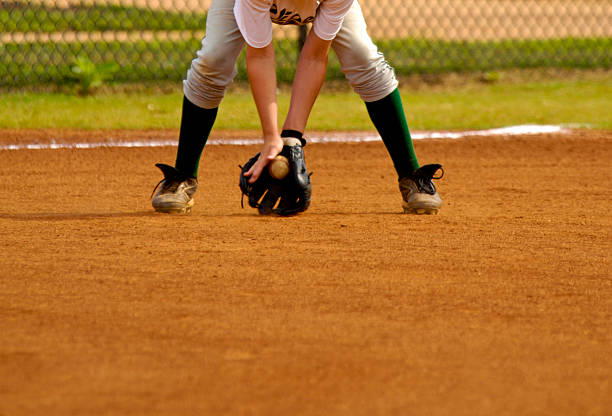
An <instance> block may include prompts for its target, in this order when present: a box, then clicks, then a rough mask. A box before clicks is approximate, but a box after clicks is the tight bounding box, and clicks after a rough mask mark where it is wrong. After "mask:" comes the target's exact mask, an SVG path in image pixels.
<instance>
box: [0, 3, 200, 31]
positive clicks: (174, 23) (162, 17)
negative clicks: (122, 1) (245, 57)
mask: <svg viewBox="0 0 612 416" xmlns="http://www.w3.org/2000/svg"><path fill="white" fill-rule="evenodd" d="M205 26H206V14H205V13H188V12H178V11H166V10H153V9H149V8H140V7H126V6H118V5H115V6H113V5H110V6H104V5H89V6H83V5H75V6H73V7H70V8H59V7H48V6H44V5H26V4H18V3H16V4H14V5H12V6H11V8H2V9H0V27H2V28H4V29H3V31H4V32H61V31H66V30H68V31H71V30H72V31H88V32H91V31H104V30H128V31H129V30H202V29H204V27H205Z"/></svg>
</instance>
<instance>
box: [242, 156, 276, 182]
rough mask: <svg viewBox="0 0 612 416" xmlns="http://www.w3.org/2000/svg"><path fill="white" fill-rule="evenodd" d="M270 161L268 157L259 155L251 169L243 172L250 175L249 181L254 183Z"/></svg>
mask: <svg viewBox="0 0 612 416" xmlns="http://www.w3.org/2000/svg"><path fill="white" fill-rule="evenodd" d="M268 162H270V159H268V158H265V157H260V158H259V159H257V163H255V164H254V165H253V167H252V168H251V169H249V171H248V172H247V173H246V174H245V176H250V177H251V178H250V179H249V183H255V181H256V180H257V178H259V175H261V172H262V171H263V169H264V168H265V167H266V165H267V164H268Z"/></svg>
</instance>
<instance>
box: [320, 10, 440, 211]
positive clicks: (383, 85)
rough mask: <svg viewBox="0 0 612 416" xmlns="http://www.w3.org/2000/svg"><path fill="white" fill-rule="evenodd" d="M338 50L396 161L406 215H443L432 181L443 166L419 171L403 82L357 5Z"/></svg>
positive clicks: (335, 45)
mask: <svg viewBox="0 0 612 416" xmlns="http://www.w3.org/2000/svg"><path fill="white" fill-rule="evenodd" d="M332 48H333V49H334V52H335V53H336V55H337V56H338V60H339V61H340V69H341V70H342V72H343V73H344V74H345V76H346V77H347V79H348V81H349V83H350V84H351V86H352V87H353V89H354V90H355V92H357V93H358V94H359V96H360V97H361V98H362V99H363V101H364V102H365V105H366V108H367V110H368V114H369V116H370V119H371V120H372V122H373V123H374V126H375V127H376V129H377V130H378V132H379V134H380V136H381V138H382V140H383V143H384V144H385V147H386V148H387V150H388V152H389V155H390V156H391V159H392V160H393V165H394V167H395V170H396V172H397V175H398V180H399V183H400V191H401V193H402V198H403V207H404V211H405V212H407V213H419V214H420V213H437V211H438V210H439V208H440V206H441V205H442V200H441V199H440V197H439V195H438V193H437V191H436V189H435V186H434V185H433V183H432V181H431V180H432V179H435V178H434V175H435V173H436V171H437V170H438V169H440V168H441V166H440V165H427V166H423V167H422V168H420V167H419V162H418V160H417V156H416V153H415V151H414V146H413V144H412V137H411V136H410V130H409V128H408V123H407V122H406V116H405V113H404V108H403V105H402V100H401V96H400V93H399V90H398V81H397V78H396V77H395V73H394V71H393V68H391V66H390V65H389V64H388V63H387V62H386V61H385V58H384V56H383V55H382V54H381V53H380V52H379V51H378V48H377V47H376V45H374V43H373V42H372V40H371V39H370V37H369V35H368V33H367V29H366V23H365V20H364V18H363V14H362V12H361V7H360V6H359V4H358V3H357V2H355V3H354V4H353V7H352V8H351V10H350V11H349V13H348V14H347V15H346V17H345V18H344V23H343V25H342V28H341V29H340V31H339V32H338V35H337V36H336V38H335V39H334V42H333V43H332ZM434 167H437V168H436V169H433V168H434ZM417 194H418V195H417Z"/></svg>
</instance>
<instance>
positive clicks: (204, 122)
mask: <svg viewBox="0 0 612 416" xmlns="http://www.w3.org/2000/svg"><path fill="white" fill-rule="evenodd" d="M217 110H218V107H217V108H211V109H207V108H200V107H198V106H197V105H195V104H194V103H192V102H191V101H189V100H188V99H187V97H183V114H182V116H181V129H180V132H179V144H178V150H177V152H176V163H175V165H174V167H175V168H176V169H177V170H178V171H180V172H183V173H185V174H188V175H192V176H194V177H197V176H198V167H199V166H200V157H201V156H202V151H203V150H204V146H205V145H206V141H207V140H208V136H209V135H210V131H211V130H212V126H213V124H215V119H216V118H217Z"/></svg>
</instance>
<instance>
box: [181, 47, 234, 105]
mask: <svg viewBox="0 0 612 416" xmlns="http://www.w3.org/2000/svg"><path fill="white" fill-rule="evenodd" d="M236 73H237V71H236V66H235V63H234V62H233V61H229V62H228V60H227V59H223V58H222V57H221V58H220V59H215V57H214V56H200V57H198V59H195V60H194V61H193V62H192V63H191V68H190V69H189V71H187V78H186V79H185V81H184V83H183V92H184V93H185V96H186V97H187V98H188V99H189V100H190V101H191V102H193V103H194V104H196V105H198V106H200V107H203V108H215V107H218V106H219V103H220V102H221V100H222V99H223V97H224V96H225V92H226V91H227V88H228V87H229V86H230V84H231V83H232V81H233V80H234V77H235V76H236Z"/></svg>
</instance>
